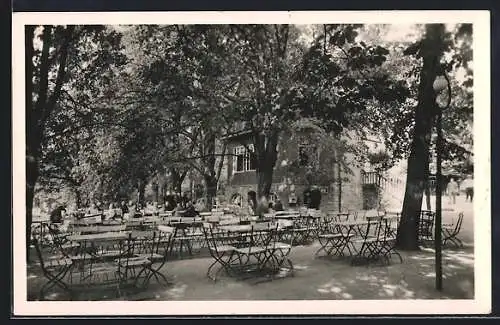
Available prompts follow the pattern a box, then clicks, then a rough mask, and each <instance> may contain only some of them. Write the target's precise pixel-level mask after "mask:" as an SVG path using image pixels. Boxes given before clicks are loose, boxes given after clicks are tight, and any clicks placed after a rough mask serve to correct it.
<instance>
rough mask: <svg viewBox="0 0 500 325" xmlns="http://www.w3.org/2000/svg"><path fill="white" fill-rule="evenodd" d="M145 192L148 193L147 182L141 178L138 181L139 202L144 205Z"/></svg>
mask: <svg viewBox="0 0 500 325" xmlns="http://www.w3.org/2000/svg"><path fill="white" fill-rule="evenodd" d="M145 193H146V182H145V181H144V180H142V179H141V180H139V181H138V182H137V202H138V203H139V204H140V205H141V206H144V201H145V200H144V196H145Z"/></svg>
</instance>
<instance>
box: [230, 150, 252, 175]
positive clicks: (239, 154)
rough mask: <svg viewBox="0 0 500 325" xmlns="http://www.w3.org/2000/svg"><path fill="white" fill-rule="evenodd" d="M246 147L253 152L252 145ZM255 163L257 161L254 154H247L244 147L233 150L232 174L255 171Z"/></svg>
mask: <svg viewBox="0 0 500 325" xmlns="http://www.w3.org/2000/svg"><path fill="white" fill-rule="evenodd" d="M248 147H249V148H250V150H253V145H249V146H248ZM256 162H257V160H256V157H255V154H254V153H253V152H249V151H248V150H247V149H246V148H245V147H244V146H239V147H236V148H234V157H233V171H234V172H246V171H250V170H255V166H256Z"/></svg>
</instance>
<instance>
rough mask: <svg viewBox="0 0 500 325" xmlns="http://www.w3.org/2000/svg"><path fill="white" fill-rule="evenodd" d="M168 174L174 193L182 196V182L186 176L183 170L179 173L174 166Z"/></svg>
mask: <svg viewBox="0 0 500 325" xmlns="http://www.w3.org/2000/svg"><path fill="white" fill-rule="evenodd" d="M170 175H171V178H172V190H173V191H174V193H176V194H178V195H180V196H182V182H183V181H184V178H185V177H186V173H185V172H184V173H182V174H181V173H179V171H178V170H177V169H176V168H172V169H171V170H170Z"/></svg>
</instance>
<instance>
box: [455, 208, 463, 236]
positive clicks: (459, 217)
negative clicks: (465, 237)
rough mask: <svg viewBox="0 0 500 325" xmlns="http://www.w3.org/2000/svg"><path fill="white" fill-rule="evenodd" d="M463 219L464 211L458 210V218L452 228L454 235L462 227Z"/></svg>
mask: <svg viewBox="0 0 500 325" xmlns="http://www.w3.org/2000/svg"><path fill="white" fill-rule="evenodd" d="M463 221H464V213H463V212H460V213H459V214H458V220H457V222H456V223H455V229H454V230H453V234H454V235H457V234H458V233H460V229H462V222H463Z"/></svg>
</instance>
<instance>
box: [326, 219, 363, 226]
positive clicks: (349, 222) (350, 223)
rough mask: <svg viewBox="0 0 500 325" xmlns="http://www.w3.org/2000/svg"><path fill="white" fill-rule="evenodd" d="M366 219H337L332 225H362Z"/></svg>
mask: <svg viewBox="0 0 500 325" xmlns="http://www.w3.org/2000/svg"><path fill="white" fill-rule="evenodd" d="M367 224H368V221H362V220H356V221H354V220H353V221H339V222H335V223H334V225H337V226H362V225H367Z"/></svg>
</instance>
